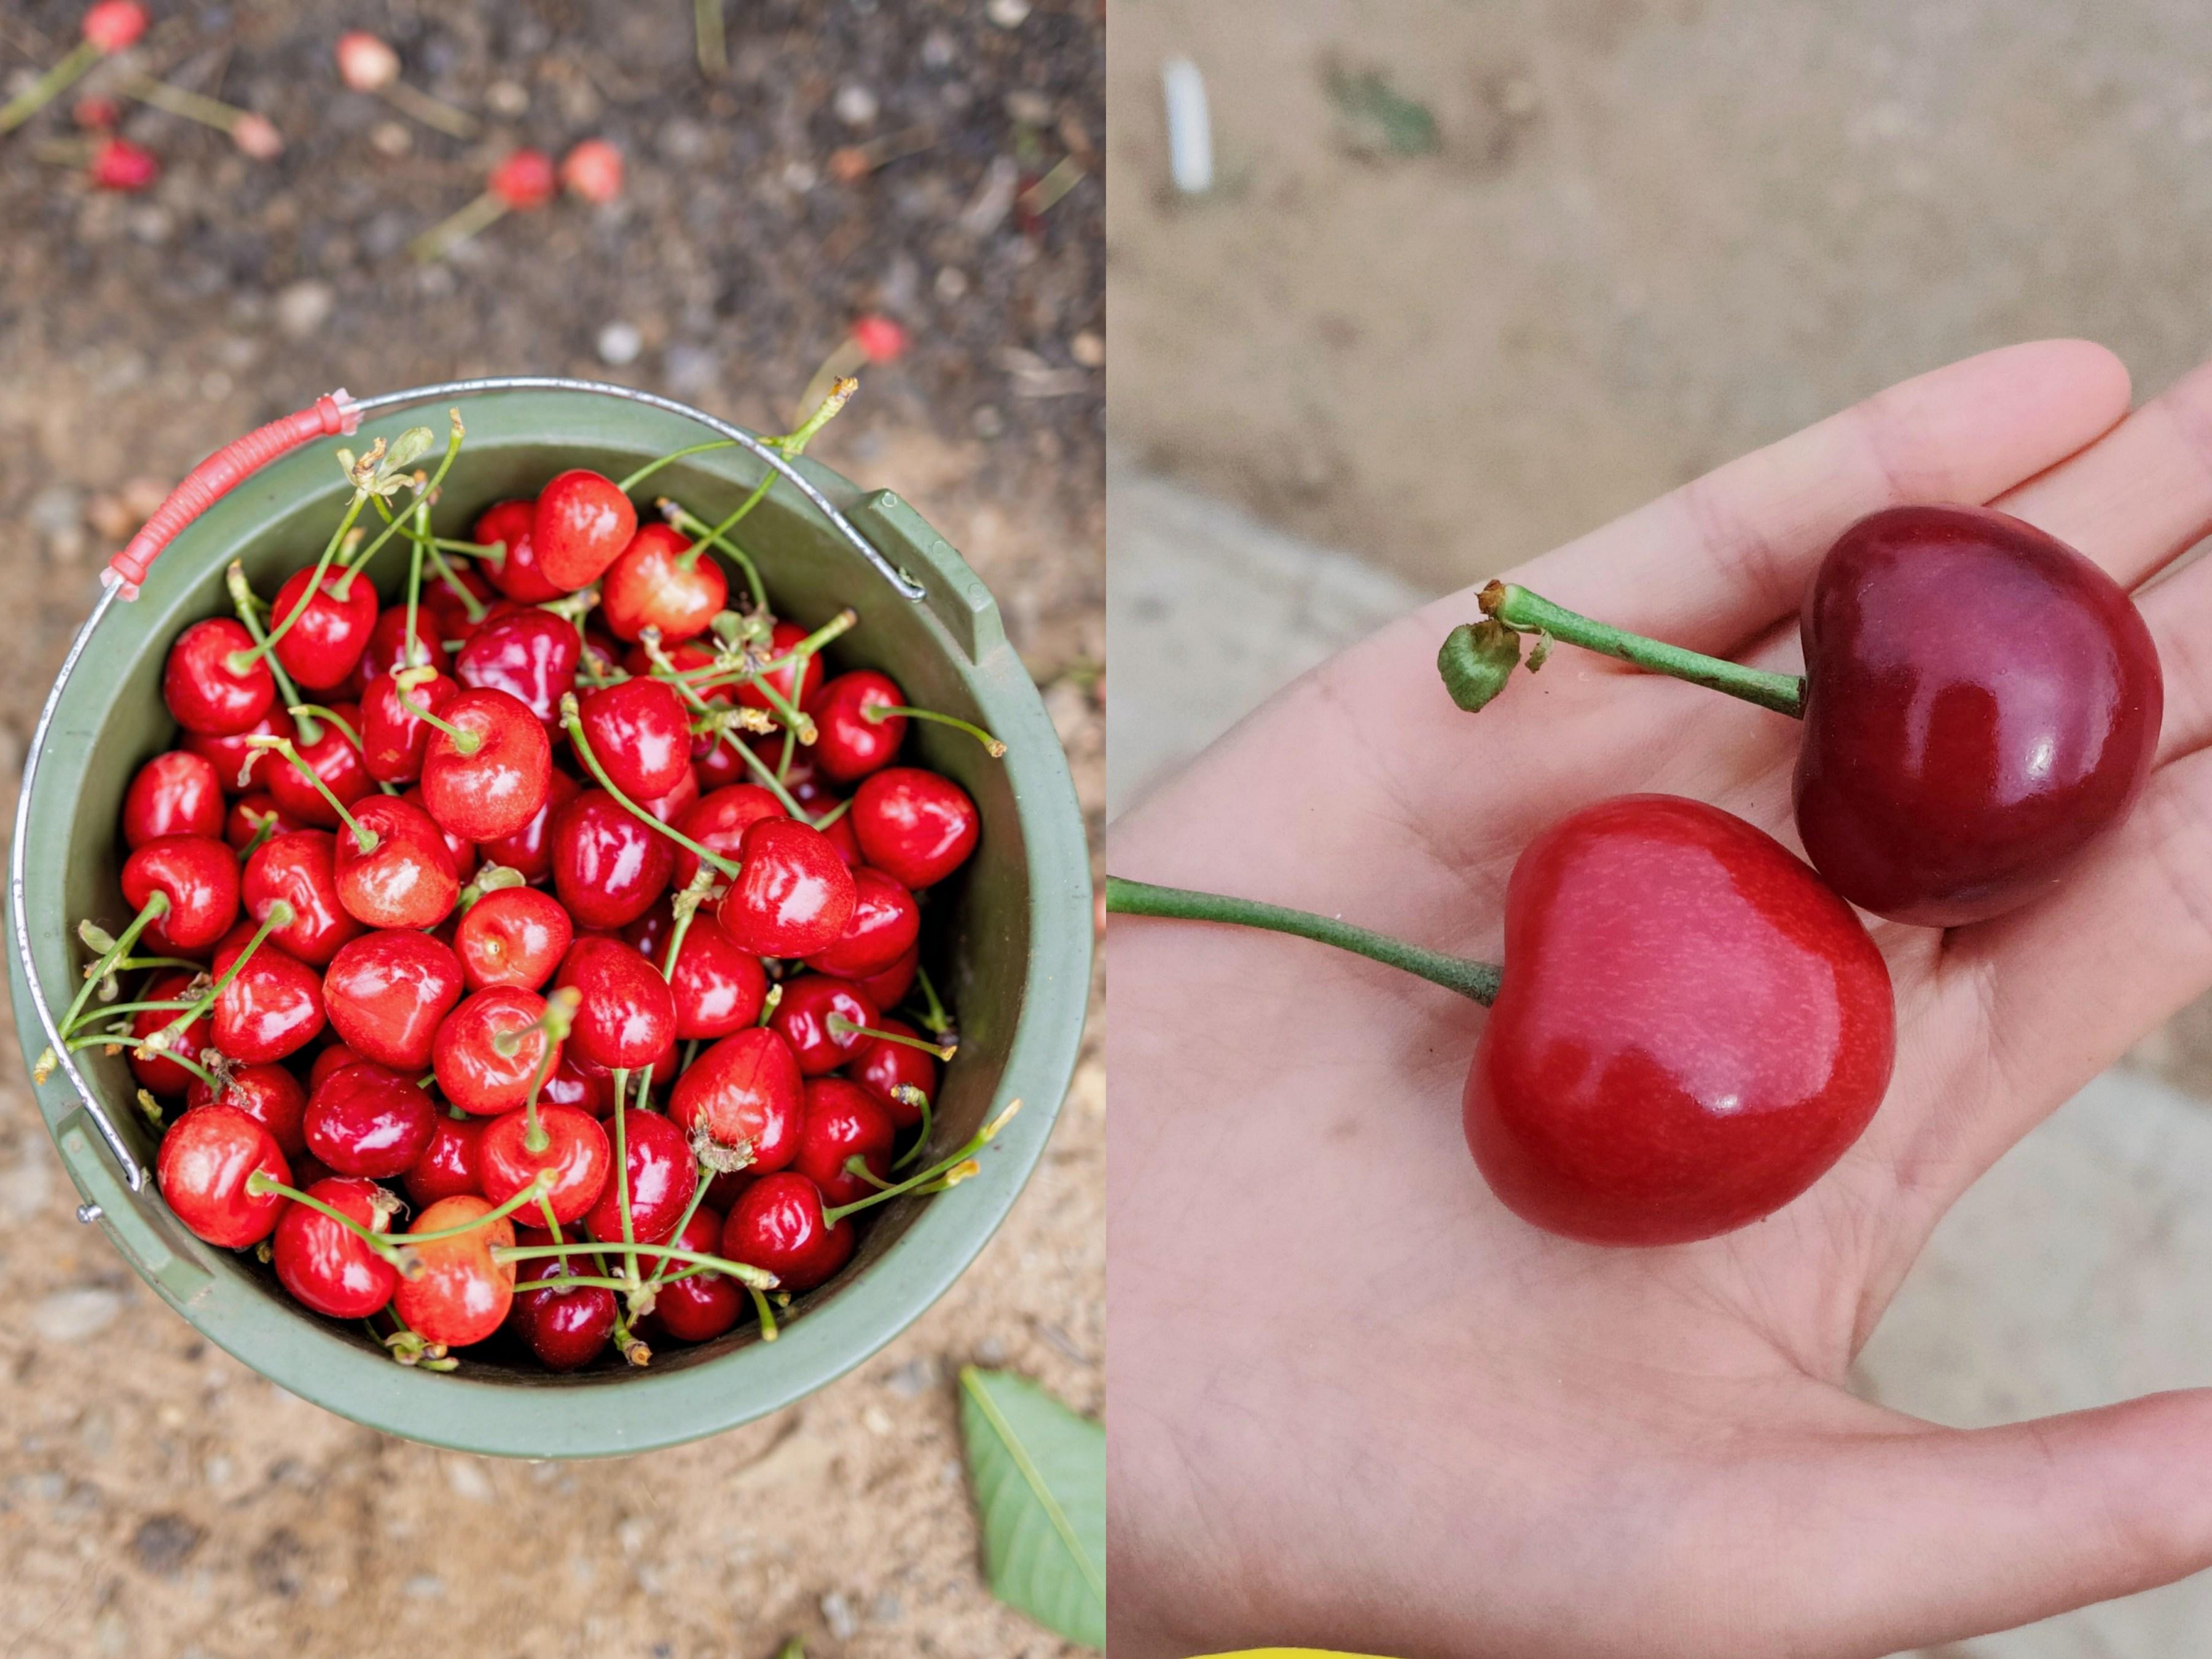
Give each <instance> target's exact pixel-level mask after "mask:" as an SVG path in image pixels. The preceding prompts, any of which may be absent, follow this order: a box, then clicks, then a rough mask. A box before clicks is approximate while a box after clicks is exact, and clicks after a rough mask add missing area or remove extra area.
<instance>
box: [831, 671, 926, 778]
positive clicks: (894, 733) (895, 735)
mask: <svg viewBox="0 0 2212 1659" xmlns="http://www.w3.org/2000/svg"><path fill="white" fill-rule="evenodd" d="M905 702H906V696H905V694H904V693H903V692H902V691H901V690H899V688H898V682H897V681H896V680H894V679H893V678H891V677H890V675H888V674H878V672H876V671H875V670H874V669H872V668H863V669H859V670H856V671H854V672H852V673H849V674H840V675H838V676H837V678H835V679H833V680H830V681H829V682H827V683H826V684H823V688H822V689H821V690H819V691H817V692H816V693H815V694H814V696H812V697H811V698H809V699H808V700H807V704H806V712H807V714H809V715H810V716H811V717H812V719H813V721H814V726H815V730H816V732H817V733H819V735H818V736H817V738H816V739H815V742H814V748H813V750H812V756H813V761H814V764H815V765H816V766H817V768H819V769H821V771H822V773H823V775H824V776H826V777H830V778H834V779H836V781H838V782H839V783H851V782H853V781H855V780H856V779H860V778H864V777H866V776H867V775H868V774H869V773H871V772H875V771H879V770H881V769H883V768H884V767H886V766H888V765H890V763H891V760H892V758H893V757H895V756H896V755H897V753H898V751H899V744H901V743H902V742H904V741H905V739H906V725H907V721H906V716H905V715H903V714H880V715H875V716H874V717H872V711H873V710H879V709H884V708H902V707H903V706H904V705H905Z"/></svg>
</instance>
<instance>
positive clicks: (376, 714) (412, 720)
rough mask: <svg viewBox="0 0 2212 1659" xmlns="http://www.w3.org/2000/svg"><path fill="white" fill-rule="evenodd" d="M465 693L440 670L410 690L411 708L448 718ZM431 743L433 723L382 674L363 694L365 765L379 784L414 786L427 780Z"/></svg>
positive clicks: (408, 691)
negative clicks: (425, 772) (449, 705)
mask: <svg viewBox="0 0 2212 1659" xmlns="http://www.w3.org/2000/svg"><path fill="white" fill-rule="evenodd" d="M460 690H461V688H460V685H459V683H458V682H457V681H453V680H450V679H447V678H446V677H445V676H444V675H443V674H441V673H439V672H437V671H435V669H434V670H432V671H431V677H430V678H428V679H427V680H425V681H423V682H422V683H421V684H415V685H410V686H409V687H408V688H407V691H406V696H407V699H408V702H413V703H414V704H416V706H417V707H419V708H427V709H428V710H429V711H430V713H431V714H435V715H441V716H442V715H443V714H444V713H445V708H446V705H447V703H449V702H453V699H454V698H455V697H457V696H459V695H460ZM532 724H535V722H534V721H533V722H532ZM430 737H431V726H430V722H429V721H428V720H424V719H423V718H422V715H420V714H416V712H415V710H414V709H413V708H409V707H408V706H407V703H406V702H401V701H400V688H399V684H398V681H396V680H394V679H393V678H392V676H391V675H389V674H379V675H378V676H377V677H376V678H374V679H373V680H371V681H369V683H368V685H367V686H365V687H364V688H363V689H362V694H361V763H362V768H363V769H365V770H366V771H367V772H368V775H369V776H370V777H372V778H374V780H375V781H377V782H379V783H412V782H414V781H415V780H416V779H417V778H419V777H421V776H422V759H423V756H424V754H425V753H426V752H427V751H428V748H429V746H430Z"/></svg>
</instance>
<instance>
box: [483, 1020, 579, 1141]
mask: <svg viewBox="0 0 2212 1659" xmlns="http://www.w3.org/2000/svg"><path fill="white" fill-rule="evenodd" d="M583 1000H584V998H583V993H581V992H580V991H579V990H577V989H576V987H574V986H573V985H564V986H562V987H560V988H559V989H557V990H556V991H555V992H554V993H553V994H552V995H550V996H549V997H547V998H546V999H545V1008H544V1012H542V1013H540V1014H539V1015H538V1018H536V1019H533V1020H532V1021H531V1022H530V1024H527V1025H524V1026H520V1027H518V1028H517V1029H515V1030H512V1031H501V1032H499V1033H498V1034H496V1035H495V1036H494V1037H493V1038H492V1040H491V1047H492V1052H493V1053H494V1054H497V1055H499V1056H500V1058H501V1059H502V1060H512V1059H513V1058H514V1057H515V1055H517V1054H520V1053H521V1052H522V1038H523V1034H524V1033H525V1032H528V1031H536V1032H538V1033H539V1034H540V1035H541V1036H544V1039H545V1052H544V1054H540V1055H539V1056H538V1065H537V1066H536V1067H535V1068H534V1069H533V1070H532V1073H531V1076H530V1092H529V1093H528V1094H527V1095H526V1096H525V1097H523V1102H522V1109H523V1119H522V1122H523V1134H522V1144H523V1146H525V1147H526V1148H527V1149H528V1150H529V1151H531V1152H544V1150H545V1149H546V1148H547V1147H548V1146H551V1145H552V1144H553V1137H552V1136H551V1135H550V1134H548V1133H546V1132H545V1125H544V1122H542V1121H540V1120H539V1118H538V1093H539V1091H542V1090H543V1089H544V1087H545V1079H548V1078H550V1077H551V1076H552V1075H553V1066H554V1062H555V1061H556V1060H557V1059H558V1058H559V1056H560V1050H561V1045H562V1043H563V1042H567V1041H568V1028H569V1026H570V1024H572V1023H573V1022H574V1019H575V1017H576V1009H577V1007H578V1006H579V1005H580V1003H581V1002H582V1001H583Z"/></svg>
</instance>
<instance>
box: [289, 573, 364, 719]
mask: <svg viewBox="0 0 2212 1659" xmlns="http://www.w3.org/2000/svg"><path fill="white" fill-rule="evenodd" d="M311 585H312V586H313V592H312V593H310V592H309V591H308V590H309V587H310V586H311ZM295 611H297V612H299V616H298V619H297V620H296V621H295V620H293V619H292V617H293V613H294V612H295ZM376 614H377V602H376V589H375V588H374V587H372V586H369V584H368V580H366V579H365V578H363V577H360V576H356V575H355V574H353V573H351V572H350V571H339V570H325V572H324V573H323V574H322V580H321V581H320V582H319V583H317V582H316V580H315V568H314V567H313V565H309V566H307V568H304V569H301V570H297V571H295V572H294V573H293V574H291V576H290V577H289V578H288V579H287V580H286V581H285V583H284V585H283V586H282V587H280V588H278V589H277V590H276V603H275V604H274V605H271V606H270V611H269V631H270V633H271V634H274V633H276V630H277V629H279V628H283V629H284V635H283V638H282V639H280V640H278V641H276V660H277V661H278V662H279V663H281V664H283V666H284V667H285V669H286V670H287V671H289V673H290V674H291V676H292V678H293V679H295V681H297V682H298V683H299V684H301V685H303V686H305V687H307V690H310V691H327V690H330V689H331V687H332V686H334V685H337V684H340V683H341V682H343V680H344V679H345V678H346V676H347V675H349V674H350V673H352V672H353V671H354V665H356V663H358V662H360V660H361V657H362V652H364V651H366V650H368V636H369V635H370V634H372V633H373V632H374V631H375V629H376Z"/></svg>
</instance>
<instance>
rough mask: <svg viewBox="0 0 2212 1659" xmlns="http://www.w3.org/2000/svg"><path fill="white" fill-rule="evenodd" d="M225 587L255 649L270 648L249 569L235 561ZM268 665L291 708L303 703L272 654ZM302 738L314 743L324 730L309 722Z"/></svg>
mask: <svg viewBox="0 0 2212 1659" xmlns="http://www.w3.org/2000/svg"><path fill="white" fill-rule="evenodd" d="M223 585H224V586H226V587H228V589H229V590H230V604H231V608H232V609H233V610H234V611H237V612H238V620H239V621H240V623H244V624H245V626H246V632H247V633H248V634H250V635H252V636H253V642H254V646H255V647H256V648H257V649H258V648H259V647H263V646H265V645H267V644H268V642H269V633H268V630H267V629H264V628H263V627H262V625H261V601H260V600H259V599H257V598H255V597H254V592H253V588H252V585H251V584H250V583H248V582H247V580H246V567H245V566H244V565H242V564H240V562H238V561H237V560H236V559H233V560H232V561H231V562H230V568H228V570H226V571H224V572H223ZM267 661H268V664H269V671H270V673H271V674H272V675H274V676H275V677H276V690H277V692H278V693H279V695H281V696H283V699H284V706H285V707H286V708H290V707H291V706H292V705H293V704H294V703H295V702H299V701H300V688H299V687H298V686H296V685H295V684H292V677H291V675H289V673H287V672H285V671H284V665H283V663H281V662H279V661H277V660H276V657H275V656H274V655H273V654H272V655H270V657H269V658H268V659H267ZM300 735H301V737H302V738H305V739H306V740H307V742H309V743H313V742H314V741H315V740H316V739H317V738H319V737H321V736H322V735H323V728H322V727H321V726H319V725H317V724H316V723H315V722H314V721H313V720H310V721H308V722H307V725H305V726H301V728H300Z"/></svg>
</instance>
